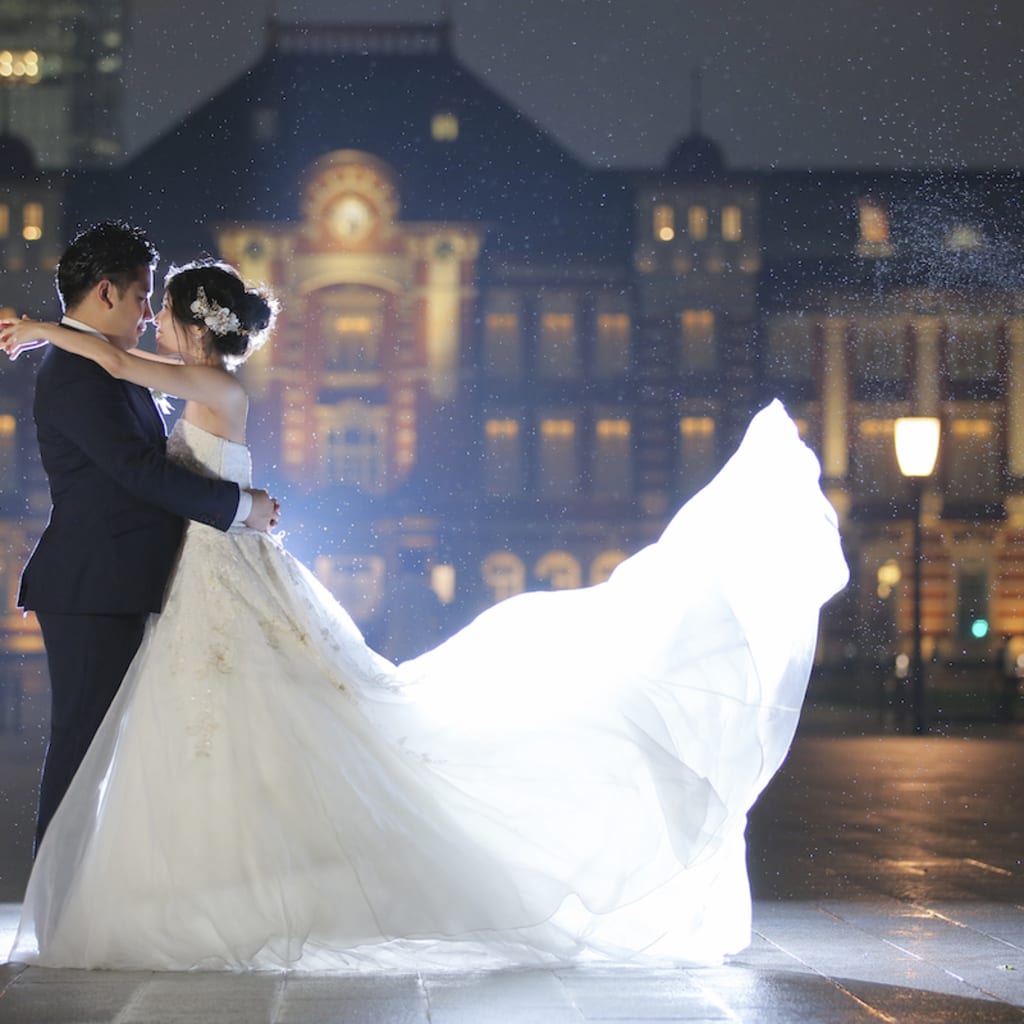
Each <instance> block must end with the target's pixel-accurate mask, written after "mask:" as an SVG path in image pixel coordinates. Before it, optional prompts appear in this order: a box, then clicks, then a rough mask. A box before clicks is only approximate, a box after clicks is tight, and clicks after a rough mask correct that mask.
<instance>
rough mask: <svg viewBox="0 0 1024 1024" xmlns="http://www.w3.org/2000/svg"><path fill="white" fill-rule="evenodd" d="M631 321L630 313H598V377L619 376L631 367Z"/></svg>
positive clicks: (596, 354) (595, 363) (596, 360)
mask: <svg viewBox="0 0 1024 1024" xmlns="http://www.w3.org/2000/svg"><path fill="white" fill-rule="evenodd" d="M629 335H630V323H629V314H628V313H617V312H599V313H598V314H597V351H596V353H595V356H596V358H595V360H594V370H595V373H596V375H597V376H598V377H602V378H607V377H618V376H621V375H622V374H624V373H626V371H627V370H628V369H629Z"/></svg>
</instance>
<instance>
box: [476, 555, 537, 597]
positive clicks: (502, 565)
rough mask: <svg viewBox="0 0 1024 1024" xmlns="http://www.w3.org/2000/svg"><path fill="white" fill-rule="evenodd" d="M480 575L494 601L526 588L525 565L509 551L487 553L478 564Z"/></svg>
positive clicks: (512, 595)
mask: <svg viewBox="0 0 1024 1024" xmlns="http://www.w3.org/2000/svg"><path fill="white" fill-rule="evenodd" d="M480 576H481V577H482V578H483V581H484V583H485V584H486V585H487V586H488V587H490V590H491V597H492V598H493V600H494V602H495V603H497V602H498V601H504V600H505V598H506V597H514V596H515V595H516V594H521V593H522V592H523V591H524V590H525V589H526V566H525V565H523V561H522V559H521V558H519V557H517V556H516V555H513V554H512V552H511V551H495V552H494V553H493V554H491V555H488V556H487V557H486V558H485V559H484V561H483V564H482V565H481V566H480Z"/></svg>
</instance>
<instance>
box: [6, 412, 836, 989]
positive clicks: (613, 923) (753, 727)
mask: <svg viewBox="0 0 1024 1024" xmlns="http://www.w3.org/2000/svg"><path fill="white" fill-rule="evenodd" d="M169 451H170V452H171V453H172V455H173V456H174V457H175V458H177V459H179V460H181V461H183V462H186V463H188V464H190V465H193V466H202V467H203V468H204V471H205V472H207V473H215V474H217V475H219V476H222V477H226V478H229V479H232V480H236V481H238V482H239V483H240V484H242V485H248V484H249V483H250V474H251V470H250V460H249V453H248V451H247V449H246V448H245V447H243V446H241V445H237V444H233V443H230V442H227V441H224V440H222V439H220V438H217V437H214V436H212V435H210V434H208V433H206V432H204V431H203V430H201V429H199V428H197V427H195V426H193V425H192V424H190V423H186V422H184V421H179V423H178V424H177V425H176V426H175V429H174V431H173V432H172V435H171V438H170V440H169ZM818 476H819V469H818V464H817V461H816V460H815V458H814V456H813V455H812V454H811V452H810V451H809V450H808V449H807V448H806V447H805V446H804V445H803V444H802V442H801V441H800V440H799V438H798V436H797V432H796V428H795V427H794V425H793V424H792V422H791V421H790V420H789V419H788V417H787V416H786V414H785V412H784V411H783V409H782V407H781V406H780V405H779V404H778V403H775V404H773V405H772V406H770V407H769V408H768V409H766V410H764V411H763V412H761V413H760V414H759V415H758V416H757V417H756V418H755V420H754V421H753V423H752V424H751V427H750V429H749V430H748V433H747V436H746V438H745V440H744V442H743V444H742V446H741V448H740V449H739V451H738V452H737V454H736V455H734V456H733V458H732V459H731V460H730V462H729V463H728V464H727V465H726V466H725V468H724V469H723V470H722V472H721V473H720V474H719V476H718V477H717V478H716V479H715V480H714V481H713V482H712V483H711V484H710V485H709V486H708V487H707V488H706V489H705V490H703V491H702V492H701V493H700V494H698V495H697V496H696V497H695V498H694V499H693V500H692V501H690V502H689V503H687V505H686V506H685V507H684V508H683V509H682V510H681V511H680V512H679V513H678V514H677V515H676V517H675V518H674V519H673V521H672V522H671V523H670V524H669V526H668V528H667V529H666V530H665V533H664V535H663V536H662V537H661V539H660V540H659V541H658V542H657V543H655V544H653V545H651V546H650V547H648V548H646V549H644V550H643V551H641V552H639V553H638V554H636V555H634V556H633V557H632V558H630V559H628V560H627V561H626V562H624V563H623V564H622V565H621V566H619V568H618V569H616V571H615V573H614V574H613V576H612V578H611V579H610V580H609V581H608V582H607V583H604V584H601V585H599V586H595V587H591V588H588V589H583V590H578V591H560V592H554V593H536V594H524V595H521V596H519V597H515V598H512V599H510V600H507V601H504V602H502V603H501V604H499V605H497V606H496V607H494V608H493V609H490V610H489V611H487V612H485V613H484V614H483V615H481V616H480V617H479V618H478V619H476V620H475V621H474V622H473V623H472V624H471V625H469V626H468V627H467V628H466V629H464V630H462V631H461V632H460V633H458V634H456V635H455V636H454V637H453V638H452V639H450V640H448V641H447V642H446V643H444V644H442V645H441V646H440V647H438V648H437V649H435V650H433V651H430V652H428V653H426V654H424V655H422V656H421V657H419V658H416V659H414V660H412V661H409V662H406V663H404V664H401V665H399V666H397V667H396V666H395V665H393V664H391V663H390V662H389V661H387V660H386V659H384V658H382V657H380V656H379V655H377V654H375V653H374V652H373V651H371V650H370V649H369V648H368V647H367V646H366V644H365V642H364V641H363V638H362V636H361V635H360V633H359V631H358V629H357V628H356V626H355V625H354V624H353V622H352V621H351V619H350V618H349V616H348V615H347V614H346V613H345V611H344V610H343V609H342V608H340V607H339V606H338V605H337V603H336V602H335V601H334V600H333V599H332V598H331V596H330V595H329V594H328V593H327V591H326V590H325V589H324V588H323V587H321V586H320V584H319V583H318V582H317V581H316V580H315V579H314V577H313V576H312V575H311V574H310V573H309V572H308V571H307V570H306V569H305V568H303V566H302V565H300V564H299V563H298V562H296V561H295V559H293V558H292V557H291V556H290V555H289V554H288V553H287V552H286V551H284V550H283V548H282V547H281V545H280V543H279V542H277V541H275V540H274V539H272V538H271V537H269V536H267V535H265V534H260V533H256V532H254V531H251V530H247V529H232V530H231V531H230V532H229V533H227V534H224V533H220V532H218V531H216V530H214V529H211V528H209V527H206V526H203V525H200V524H196V523H192V524H190V525H189V527H188V529H187V532H186V538H185V542H184V545H183V548H182V552H181V558H180V562H179V564H178V567H177V570H176V573H175V575H174V579H173V583H172V585H171V587H170V591H169V594H168V598H167V602H166V606H165V608H164V611H163V612H162V613H161V614H160V615H159V616H153V618H152V619H151V621H150V626H149V629H148V631H147V633H146V637H145V640H144V642H143V645H142V647H141V649H140V651H139V653H138V655H137V656H136V658H135V661H134V662H133V664H132V666H131V668H130V669H129V671H128V674H127V676H126V678H125V681H124V684H123V685H122V687H121V690H120V692H119V694H118V696H117V698H116V700H115V702H114V704H113V706H112V707H111V709H110V712H109V713H108V715H107V717H106V719H105V720H104V722H103V725H102V727H101V728H100V731H99V732H98V734H97V736H96V738H95V740H94V742H93V744H92V746H91V748H90V749H89V752H88V755H87V756H86V758H85V761H84V762H83V764H82V766H81V768H80V770H79V772H78V774H77V775H76V776H75V779H74V781H73V783H72V785H71V788H70V790H69V791H68V794H67V796H66V797H65V799H64V801H63V803H62V804H61V806H60V808H59V810H58V812H57V814H56V816H55V817H54V819H53V821H52V823H51V824H50V826H49V830H48V832H47V834H46V838H45V840H44V842H43V843H42V846H41V848H40V851H39V855H38V858H37V860H36V863H35V866H34V869H33V872H32V876H31V880H30V882H29V886H28V890H27V893H26V897H25V903H24V910H23V916H22V920H21V925H20V930H19V932H18V936H17V940H16V944H15V948H14V950H13V951H12V957H11V958H12V960H16V961H27V962H34V963H39V964H47V965H55V966H65V967H108V968H144V969H166V970H183V969H189V968H201V969H224V968H229V969H271V970H281V969H294V970H347V969H353V970H381V969H428V970H446V969H464V968H480V967H494V966H502V965H513V964H530V963H545V962H556V961H570V960H586V959H593V958H603V959H611V960H615V961H622V960H628V959H637V958H653V959H656V960H659V961H709V960H715V959H720V958H721V957H722V956H723V955H724V954H728V953H733V952H737V951H739V950H740V949H742V948H743V947H744V946H745V945H746V944H747V943H748V942H749V938H750V897H749V889H748V884H747V876H746V866H745V846H744V827H745V824H746V814H747V811H748V809H749V808H750V806H751V805H752V803H753V802H754V800H755V799H756V798H757V796H758V794H759V793H760V792H761V790H762V789H763V787H764V786H765V784H766V783H767V782H768V780H769V779H770V778H771V777H772V775H773V773H774V772H775V771H776V769H777V768H778V767H779V765H780V763H781V762H782V760H783V758H784V757H785V755H786V752H787V750H788V748H789V744H790V741H791V739H792V737H793V732H794V729H795V727H796V723H797V719H798V716H799V713H800V706H801V702H802V700H803V697H804V691H805V687H806V683H807V678H808V673H809V670H810V667H811V662H812V656H813V651H814V646H815V641H816V633H817V623H818V612H819V608H820V606H821V604H822V603H823V602H824V601H825V600H827V599H828V598H829V597H830V596H831V595H832V594H833V593H834V592H836V591H837V590H838V589H839V588H840V587H842V586H843V584H844V583H845V581H846V577H847V570H846V565H845V563H844V561H843V557H842V553H841V550H840V543H839V537H838V532H837V527H836V518H835V513H834V512H833V510H832V508H831V506H830V505H829V504H828V502H827V501H826V499H825V498H824V496H823V495H822V493H821V491H820V490H819V486H818Z"/></svg>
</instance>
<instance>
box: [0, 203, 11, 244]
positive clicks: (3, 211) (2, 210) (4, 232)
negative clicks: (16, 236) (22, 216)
mask: <svg viewBox="0 0 1024 1024" xmlns="http://www.w3.org/2000/svg"><path fill="white" fill-rule="evenodd" d="M10 233H11V208H10V207H9V206H8V205H7V204H6V203H0V238H6V237H7V236H8V235H9V234H10Z"/></svg>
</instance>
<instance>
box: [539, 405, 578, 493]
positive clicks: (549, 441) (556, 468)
mask: <svg viewBox="0 0 1024 1024" xmlns="http://www.w3.org/2000/svg"><path fill="white" fill-rule="evenodd" d="M539 471H540V472H539V476H540V481H539V483H540V491H541V493H542V494H543V495H544V496H545V497H547V498H567V497H570V496H571V495H573V494H575V493H576V484H577V478H578V476H579V467H578V464H577V457H576V424H575V422H574V421H573V420H571V419H562V418H559V419H555V418H553V417H552V418H550V419H544V420H542V421H541V424H540V466H539Z"/></svg>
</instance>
